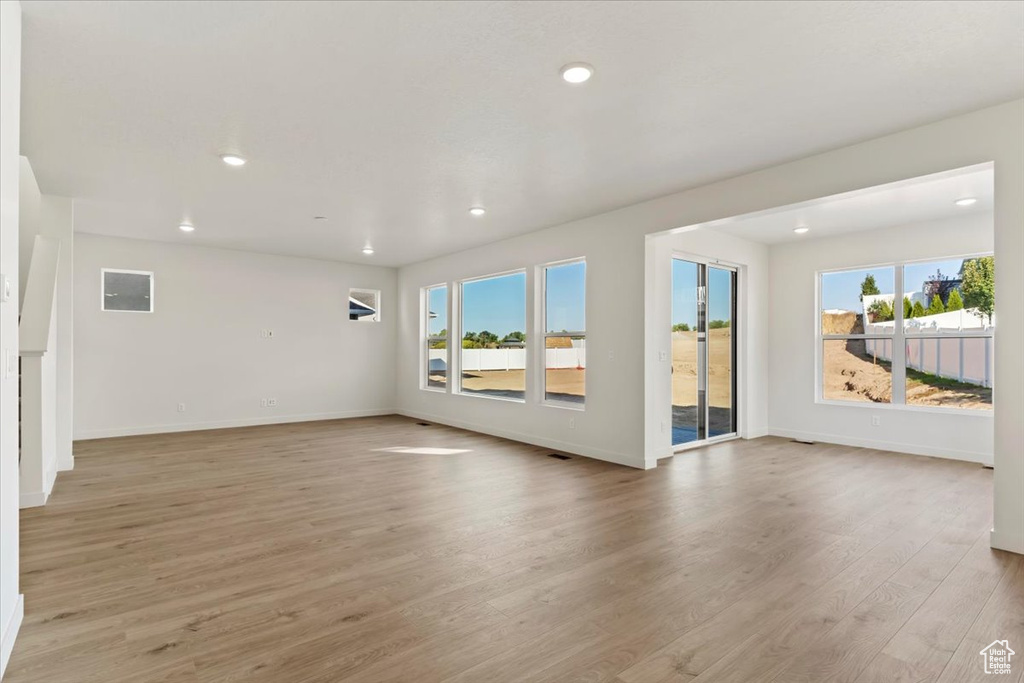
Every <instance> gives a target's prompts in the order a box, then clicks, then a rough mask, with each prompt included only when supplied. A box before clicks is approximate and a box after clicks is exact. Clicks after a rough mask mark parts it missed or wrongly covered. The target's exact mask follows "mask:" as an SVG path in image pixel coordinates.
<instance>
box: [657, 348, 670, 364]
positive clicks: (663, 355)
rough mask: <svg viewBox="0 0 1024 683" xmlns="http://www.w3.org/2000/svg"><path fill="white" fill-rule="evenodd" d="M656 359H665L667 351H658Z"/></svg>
mask: <svg viewBox="0 0 1024 683" xmlns="http://www.w3.org/2000/svg"><path fill="white" fill-rule="evenodd" d="M658 360H660V361H661V362H662V363H664V362H665V361H667V360H668V352H667V351H658Z"/></svg>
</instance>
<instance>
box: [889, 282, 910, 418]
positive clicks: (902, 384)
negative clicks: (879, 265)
mask: <svg viewBox="0 0 1024 683" xmlns="http://www.w3.org/2000/svg"><path fill="white" fill-rule="evenodd" d="M904 296H905V292H904V287H903V266H902V265H899V266H896V268H895V273H893V301H892V310H893V338H892V405H906V403H907V343H906V334H905V332H904V330H903V297H904Z"/></svg>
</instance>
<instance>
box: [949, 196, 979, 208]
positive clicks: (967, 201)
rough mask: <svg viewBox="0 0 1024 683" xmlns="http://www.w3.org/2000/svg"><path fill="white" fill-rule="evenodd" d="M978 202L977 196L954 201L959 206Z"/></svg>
mask: <svg viewBox="0 0 1024 683" xmlns="http://www.w3.org/2000/svg"><path fill="white" fill-rule="evenodd" d="M977 202H978V199H977V197H964V198H962V199H958V200H956V201H955V202H953V203H954V204H956V205H957V206H970V205H971V204H976V203H977Z"/></svg>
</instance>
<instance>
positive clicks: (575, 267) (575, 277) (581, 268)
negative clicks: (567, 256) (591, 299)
mask: <svg viewBox="0 0 1024 683" xmlns="http://www.w3.org/2000/svg"><path fill="white" fill-rule="evenodd" d="M547 280H548V283H547V285H548V286H547V297H548V300H547V301H546V302H545V304H544V305H545V306H546V307H547V315H548V320H547V331H548V332H561V331H562V330H568V331H569V332H582V331H584V330H586V329H587V322H586V320H587V319H586V304H585V302H586V282H587V264H586V263H584V262H582V261H577V262H576V263H567V264H565V265H564V266H552V267H550V268H548V274H547Z"/></svg>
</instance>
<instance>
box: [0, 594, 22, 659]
mask: <svg viewBox="0 0 1024 683" xmlns="http://www.w3.org/2000/svg"><path fill="white" fill-rule="evenodd" d="M24 618H25V596H24V595H22V594H20V593H19V594H18V600H17V602H16V603H15V604H14V612H13V613H12V614H11V617H10V619H8V620H7V623H6V624H4V631H3V635H2V636H0V678H3V675H4V671H6V670H7V662H9V661H11V653H12V652H14V640H15V639H16V638H17V637H18V631H19V630H21V620H22V619H24Z"/></svg>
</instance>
